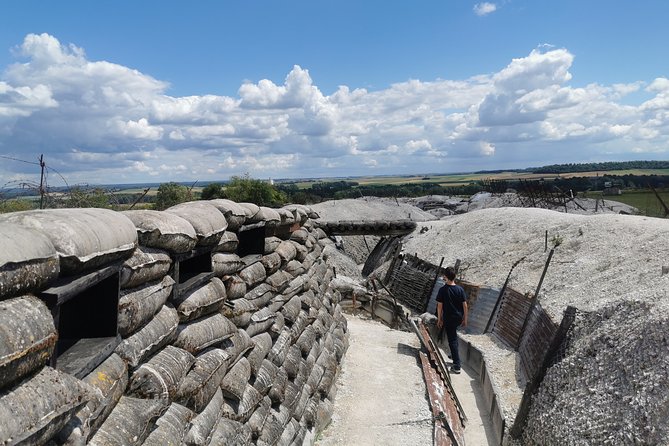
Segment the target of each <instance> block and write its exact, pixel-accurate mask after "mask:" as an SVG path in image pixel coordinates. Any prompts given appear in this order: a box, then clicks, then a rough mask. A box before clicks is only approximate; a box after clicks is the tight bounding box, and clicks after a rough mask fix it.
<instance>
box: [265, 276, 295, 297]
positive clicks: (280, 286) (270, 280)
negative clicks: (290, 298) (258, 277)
mask: <svg viewBox="0 0 669 446" xmlns="http://www.w3.org/2000/svg"><path fill="white" fill-rule="evenodd" d="M291 280H293V276H291V275H290V274H289V273H288V272H286V271H277V272H275V273H274V274H272V275H271V276H268V277H267V278H266V279H265V283H266V284H268V285H269V286H271V287H272V289H273V290H274V291H276V292H277V293H280V292H282V291H283V290H284V289H286V287H287V286H288V284H289V283H290V281H291Z"/></svg>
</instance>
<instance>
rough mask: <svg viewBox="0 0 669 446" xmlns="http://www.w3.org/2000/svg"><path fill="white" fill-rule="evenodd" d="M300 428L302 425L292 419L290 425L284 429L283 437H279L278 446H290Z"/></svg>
mask: <svg viewBox="0 0 669 446" xmlns="http://www.w3.org/2000/svg"><path fill="white" fill-rule="evenodd" d="M289 410H290V409H289ZM299 427H300V424H299V423H298V422H297V421H295V420H293V419H291V420H290V421H289V422H288V424H286V426H285V427H284V429H283V432H282V433H281V436H280V437H279V440H278V441H277V443H276V445H277V446H290V445H291V443H292V442H293V438H294V437H295V434H296V433H297V431H298V429H299Z"/></svg>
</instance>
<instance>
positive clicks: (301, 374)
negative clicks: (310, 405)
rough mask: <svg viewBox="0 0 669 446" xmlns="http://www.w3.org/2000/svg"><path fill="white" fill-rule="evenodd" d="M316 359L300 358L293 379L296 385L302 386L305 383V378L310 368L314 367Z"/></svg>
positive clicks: (307, 376)
mask: <svg viewBox="0 0 669 446" xmlns="http://www.w3.org/2000/svg"><path fill="white" fill-rule="evenodd" d="M314 364H316V361H314V360H308V357H307V359H300V362H299V366H298V369H297V375H295V378H294V379H293V382H294V383H295V384H296V385H297V386H298V387H300V388H301V387H302V386H304V385H306V384H307V378H309V374H311V370H312V369H313V368H314Z"/></svg>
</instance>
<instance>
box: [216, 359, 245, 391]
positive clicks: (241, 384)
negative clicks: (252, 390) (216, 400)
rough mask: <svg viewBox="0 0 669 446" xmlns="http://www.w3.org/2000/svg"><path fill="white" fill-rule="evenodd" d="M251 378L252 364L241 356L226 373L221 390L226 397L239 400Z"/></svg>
mask: <svg viewBox="0 0 669 446" xmlns="http://www.w3.org/2000/svg"><path fill="white" fill-rule="evenodd" d="M250 378H251V365H250V364H249V361H248V360H247V359H246V358H241V359H240V360H239V361H237V363H236V364H235V365H234V366H232V368H231V369H230V370H228V373H226V374H225V376H224V377H223V380H222V381H221V390H222V391H223V396H224V397H225V398H226V399H232V400H237V401H239V400H240V399H241V398H242V394H243V393H244V388H245V387H246V384H247V383H248V381H249V379H250Z"/></svg>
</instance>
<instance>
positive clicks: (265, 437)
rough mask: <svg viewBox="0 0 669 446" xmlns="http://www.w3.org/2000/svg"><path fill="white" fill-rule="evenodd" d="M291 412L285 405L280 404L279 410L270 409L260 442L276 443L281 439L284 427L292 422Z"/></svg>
mask: <svg viewBox="0 0 669 446" xmlns="http://www.w3.org/2000/svg"><path fill="white" fill-rule="evenodd" d="M290 419H291V417H290V413H289V412H288V409H286V408H285V407H284V406H279V410H278V411H276V410H274V409H270V411H269V416H268V417H267V420H265V425H264V426H263V428H262V431H261V433H260V438H259V439H258V443H261V442H262V443H265V444H271V445H275V444H277V442H278V441H279V438H280V437H281V434H282V433H283V429H284V427H285V426H286V425H287V424H288V423H289V422H290Z"/></svg>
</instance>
